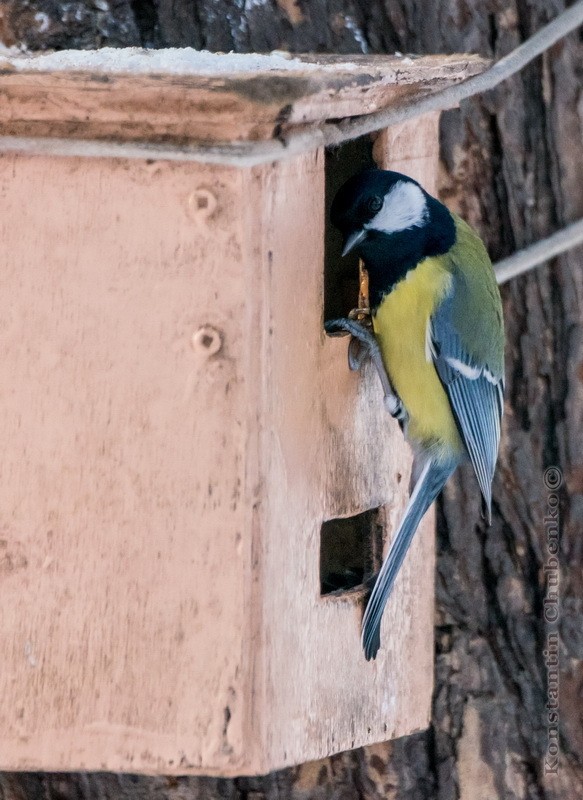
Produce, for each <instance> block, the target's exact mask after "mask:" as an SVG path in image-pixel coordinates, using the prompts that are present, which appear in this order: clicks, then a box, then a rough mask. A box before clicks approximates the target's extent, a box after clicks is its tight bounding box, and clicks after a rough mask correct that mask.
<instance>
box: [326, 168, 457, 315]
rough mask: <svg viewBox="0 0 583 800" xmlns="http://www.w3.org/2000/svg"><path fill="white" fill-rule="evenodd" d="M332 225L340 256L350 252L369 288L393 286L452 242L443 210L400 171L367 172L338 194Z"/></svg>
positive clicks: (450, 225)
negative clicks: (337, 236) (361, 265)
mask: <svg viewBox="0 0 583 800" xmlns="http://www.w3.org/2000/svg"><path fill="white" fill-rule="evenodd" d="M330 216H331V221H332V224H333V225H334V226H335V227H336V228H338V230H339V231H340V232H341V234H342V236H343V250H342V255H343V256H344V255H346V254H347V253H349V252H351V251H353V250H354V251H355V252H356V253H357V255H358V256H360V257H361V258H362V259H363V260H364V261H365V263H366V266H367V269H368V271H369V276H370V279H371V289H372V295H373V296H372V297H371V302H373V301H374V300H375V299H379V298H375V296H374V294H375V287H376V286H378V285H382V286H383V287H388V286H390V285H393V284H395V283H396V282H397V281H398V280H400V279H401V278H402V277H404V275H405V274H406V273H407V272H408V270H409V269H412V268H413V267H415V266H416V265H417V264H418V263H419V261H421V260H422V259H423V258H425V257H427V256H433V255H439V254H441V253H445V252H447V250H449V248H450V247H451V246H452V244H453V243H454V241H455V225H454V221H453V218H452V216H451V214H450V212H449V211H448V209H447V208H446V207H445V206H444V205H442V204H441V203H440V202H439V201H438V200H436V199H435V198H434V197H431V195H430V194H428V193H427V192H426V191H425V190H424V189H423V188H422V187H421V186H420V185H419V184H418V183H417V181H414V180H413V179H412V178H409V177H407V176H406V175H402V174H401V173H400V172H392V171H389V170H380V169H367V170H364V171H363V172H361V173H359V174H358V175H355V176H354V177H352V178H350V179H349V180H348V181H347V182H346V183H345V184H344V185H343V186H342V187H341V188H340V190H339V191H338V193H337V194H336V197H335V198H334V202H333V203H332V209H331V214H330Z"/></svg>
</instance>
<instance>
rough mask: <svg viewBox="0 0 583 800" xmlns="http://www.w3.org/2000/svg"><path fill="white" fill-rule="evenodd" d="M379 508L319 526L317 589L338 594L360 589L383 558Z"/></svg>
mask: <svg viewBox="0 0 583 800" xmlns="http://www.w3.org/2000/svg"><path fill="white" fill-rule="evenodd" d="M384 528H385V520H384V513H383V509H382V508H373V509H370V510H369V511H363V512H362V513H361V514H355V515H353V516H350V517H340V518H338V519H330V520H327V521H326V522H324V523H322V527H321V529H320V593H321V594H322V596H323V597H324V596H327V595H328V596H333V597H339V596H340V595H345V594H346V593H347V592H349V591H356V590H362V589H364V588H365V585H366V584H367V583H368V582H369V581H370V579H371V578H373V576H374V575H375V574H376V573H377V572H378V571H379V569H380V568H381V564H382V559H383V540H384Z"/></svg>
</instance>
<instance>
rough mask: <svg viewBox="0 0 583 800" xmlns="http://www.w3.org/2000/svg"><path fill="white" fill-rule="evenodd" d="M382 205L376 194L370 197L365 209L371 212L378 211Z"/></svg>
mask: <svg viewBox="0 0 583 800" xmlns="http://www.w3.org/2000/svg"><path fill="white" fill-rule="evenodd" d="M382 207H383V199H382V197H379V196H378V195H376V194H375V196H374V197H370V198H369V199H368V201H367V204H366V208H367V211H370V213H371V214H376V213H378V212H379V211H380V210H381V208H382Z"/></svg>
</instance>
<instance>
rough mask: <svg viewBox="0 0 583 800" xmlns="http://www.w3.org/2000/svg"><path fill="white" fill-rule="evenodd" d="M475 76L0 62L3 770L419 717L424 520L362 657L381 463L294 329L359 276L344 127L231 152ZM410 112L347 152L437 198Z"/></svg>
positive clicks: (331, 369) (311, 345) (383, 516)
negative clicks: (332, 207) (346, 207)
mask: <svg viewBox="0 0 583 800" xmlns="http://www.w3.org/2000/svg"><path fill="white" fill-rule="evenodd" d="M483 67H484V63H483V62H482V61H481V60H480V59H478V58H475V57H472V56H447V57H446V56H435V57H423V58H403V57H400V58H398V57H392V58H384V57H353V56H351V57H349V58H348V57H347V58H346V60H344V59H343V58H340V57H329V58H319V57H318V58H315V57H314V58H312V57H304V58H294V59H290V58H285V57H284V56H283V55H272V56H235V55H230V56H229V55H222V56H218V55H214V56H211V55H209V54H195V53H193V52H192V51H177V52H175V53H172V52H168V51H159V52H153V51H149V52H140V51H129V52H128V51H113V53H112V52H111V51H100V52H99V53H61V54H53V55H46V56H39V57H24V56H18V57H15V56H13V55H11V56H7V57H5V58H4V59H0V94H1V96H2V101H1V103H0V151H1V155H0V242H1V245H2V250H1V256H0V258H1V276H2V277H1V282H0V286H1V320H0V348H1V353H0V355H1V357H0V374H1V386H2V392H1V397H0V430H1V438H2V459H1V462H0V469H1V473H2V479H1V481H0V652H1V653H2V658H1V659H0V697H2V703H1V704H0V768H1V769H3V770H115V771H125V772H143V773H159V774H210V775H238V774H258V773H265V772H268V771H270V770H274V769H277V768H280V767H284V766H286V765H290V764H297V763H299V762H305V761H308V760H311V759H317V758H320V757H323V756H326V755H328V754H330V753H334V752H337V751H342V750H346V749H349V748H353V747H358V746H360V745H364V744H368V743H372V742H378V741H381V740H386V739H389V738H393V737H397V736H402V735H404V734H409V733H411V732H412V731H415V730H419V729H422V728H424V727H425V726H426V725H427V722H428V719H429V713H430V698H431V690H432V659H433V580H434V577H433V573H434V545H433V532H432V524H433V523H432V519H431V518H430V517H429V516H428V517H427V518H426V519H425V522H424V524H423V525H422V529H421V531H420V533H419V535H418V536H417V537H416V540H415V543H414V545H413V547H412V549H411V551H410V554H409V555H408V557H407V562H406V566H405V568H404V570H403V572H402V574H401V575H400V577H399V579H398V582H397V586H396V589H395V592H394V594H393V596H392V597H391V600H390V603H389V605H388V607H387V610H386V613H385V617H384V621H383V629H382V638H383V647H382V650H381V652H380V653H379V657H378V658H377V660H376V661H374V662H370V663H367V662H366V661H365V659H364V656H363V654H362V650H361V647H360V641H359V639H360V621H361V617H362V612H363V603H364V589H363V586H362V584H363V581H365V580H366V578H367V577H368V576H369V575H371V574H372V573H373V572H374V570H375V569H378V567H379V566H380V561H381V558H382V551H383V550H385V552H386V549H387V547H388V545H389V542H390V538H391V532H392V531H393V530H394V528H395V525H396V523H397V521H398V519H399V516H400V514H401V512H402V510H403V508H404V505H405V502H406V498H407V485H408V478H409V469H410V455H409V452H408V448H407V446H406V445H405V444H404V443H403V440H402V436H401V433H400V431H399V429H398V426H397V425H396V423H395V422H394V421H393V420H392V419H391V418H390V417H389V416H388V414H387V413H386V412H385V411H384V409H383V405H382V393H381V389H380V386H379V384H378V380H377V377H376V375H375V374H374V372H373V371H372V369H365V371H364V374H355V373H351V372H349V370H348V368H347V362H346V351H347V341H346V339H343V338H329V337H327V336H326V335H325V333H324V328H323V322H324V318H325V315H326V316H338V315H339V314H342V313H344V314H345V313H346V312H347V311H348V310H349V308H350V307H351V305H355V304H356V297H357V293H358V283H357V280H356V277H357V276H356V265H355V264H349V265H348V266H347V267H345V266H344V264H343V262H341V261H340V258H339V248H338V242H337V241H336V240H335V238H334V233H333V232H329V231H328V221H327V206H328V205H329V202H330V197H331V194H332V193H333V191H334V190H335V188H336V187H337V186H338V185H339V183H340V182H341V181H342V180H344V178H346V177H347V176H348V175H349V174H351V173H353V172H355V171H356V170H357V169H359V168H360V166H362V164H363V163H364V162H366V161H367V160H369V159H370V158H371V148H372V140H371V139H368V138H367V139H366V140H363V141H360V142H357V143H356V144H352V145H348V146H347V147H346V148H340V149H339V150H335V151H331V152H329V153H326V152H324V150H323V149H322V148H319V147H317V146H312V147H311V148H310V147H307V148H305V150H304V151H303V152H297V153H296V154H295V155H293V157H289V158H286V159H284V160H275V156H274V157H273V158H272V159H271V160H270V158H269V156H264V157H262V158H256V157H255V156H254V155H253V154H254V153H257V152H259V151H260V148H259V149H257V147H256V145H257V143H260V144H261V143H262V144H264V145H269V143H271V144H273V145H274V147H275V146H276V145H278V144H279V139H280V138H281V137H282V136H283V134H285V133H289V132H290V131H300V130H303V131H307V132H309V131H312V130H313V129H315V128H316V127H317V126H318V125H319V124H321V123H322V122H323V121H325V120H328V119H336V118H341V117H351V116H356V115H363V114H368V113H371V112H372V111H375V110H377V109H379V108H384V107H389V106H391V105H392V104H396V103H404V102H408V100H409V98H413V97H416V96H419V95H420V94H423V93H427V92H431V91H435V90H436V89H438V88H441V87H443V86H446V85H448V84H451V83H452V82H456V81H459V80H461V79H463V78H465V77H467V76H469V75H471V74H475V73H476V72H479V71H481V70H482V69H483ZM437 125H438V119H437V115H431V116H427V117H423V118H418V119H415V120H413V121H412V122H410V123H407V124H403V125H401V126H398V127H393V128H390V129H388V130H384V131H380V132H379V134H378V135H377V136H376V139H375V141H374V151H373V152H372V156H373V157H374V158H375V159H376V160H377V162H378V163H379V164H380V165H382V166H386V167H390V168H392V169H396V170H399V171H403V172H405V173H407V174H409V175H412V176H413V177H415V178H417V179H419V180H420V181H421V182H422V183H423V185H424V186H425V187H426V188H427V189H428V190H429V191H435V188H436V187H435V181H436V171H437V163H438V131H437ZM254 148H255V149H254ZM265 152H267V150H266V151H265ZM274 153H275V150H274ZM261 161H262V162H263V163H260V162H261Z"/></svg>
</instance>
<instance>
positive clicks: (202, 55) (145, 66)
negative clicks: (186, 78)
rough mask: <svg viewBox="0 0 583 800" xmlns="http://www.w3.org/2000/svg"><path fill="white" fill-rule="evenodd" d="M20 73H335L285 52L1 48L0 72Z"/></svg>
mask: <svg viewBox="0 0 583 800" xmlns="http://www.w3.org/2000/svg"><path fill="white" fill-rule="evenodd" d="M6 68H8V69H10V68H12V69H16V70H19V71H30V70H34V71H39V72H45V71H47V72H48V71H50V72H54V71H59V72H60V71H82V72H87V71H94V70H98V71H99V72H117V73H135V74H148V73H150V74H151V73H165V74H170V75H209V76H214V75H233V74H237V73H247V72H258V71H262V72H263V71H273V70H276V71H278V72H279V71H287V72H293V71H302V72H305V71H309V70H322V69H326V68H328V69H332V70H334V69H337V67H335V66H333V65H330V66H328V67H323V66H322V65H321V64H311V63H309V62H305V61H301V60H300V59H298V58H293V57H292V56H290V55H289V54H287V53H284V52H279V53H278V52H274V53H269V54H266V55H261V54H257V53H210V52H208V51H206V50H194V49H193V48H192V47H180V48H167V49H163V50H144V49H142V48H140V47H126V48H117V47H103V48H101V49H99V50H60V51H58V52H53V53H47V54H36V53H35V54H28V53H23V52H22V51H20V50H18V49H17V48H15V47H11V48H3V47H1V46H0V69H6Z"/></svg>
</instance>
